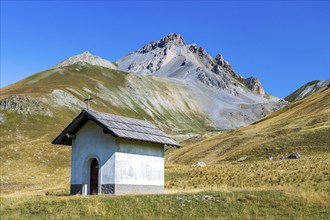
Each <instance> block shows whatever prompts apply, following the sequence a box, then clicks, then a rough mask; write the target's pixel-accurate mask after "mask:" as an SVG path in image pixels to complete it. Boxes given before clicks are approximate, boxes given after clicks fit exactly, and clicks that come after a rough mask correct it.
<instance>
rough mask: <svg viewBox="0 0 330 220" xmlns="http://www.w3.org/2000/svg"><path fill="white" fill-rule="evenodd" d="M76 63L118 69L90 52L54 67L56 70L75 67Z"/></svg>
mask: <svg viewBox="0 0 330 220" xmlns="http://www.w3.org/2000/svg"><path fill="white" fill-rule="evenodd" d="M76 63H82V64H86V63H88V64H90V65H93V66H101V67H106V68H109V69H117V67H116V66H115V65H114V64H113V63H111V62H110V61H108V60H105V59H102V58H101V57H99V56H95V55H93V54H91V53H90V52H89V51H85V52H83V53H81V54H78V55H75V56H72V57H70V58H68V59H66V60H64V61H62V62H61V63H59V64H57V65H56V66H54V68H58V67H64V66H70V65H73V64H76Z"/></svg>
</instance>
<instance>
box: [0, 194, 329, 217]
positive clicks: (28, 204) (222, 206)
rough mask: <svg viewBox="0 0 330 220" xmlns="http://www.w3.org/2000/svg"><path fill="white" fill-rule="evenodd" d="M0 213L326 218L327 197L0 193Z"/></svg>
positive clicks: (88, 215) (50, 215) (74, 215)
mask: <svg viewBox="0 0 330 220" xmlns="http://www.w3.org/2000/svg"><path fill="white" fill-rule="evenodd" d="M0 201H1V219H91V218H96V219H329V217H330V211H329V210H330V205H329V200H323V199H322V198H320V197H318V199H312V200H311V199H310V197H307V198H306V196H305V195H304V194H301V193H297V192H296V191H292V192H291V193H290V192H289V193H288V192H286V191H282V190H250V191H249V190H245V191H232V192H227V191H210V192H207V191H205V192H198V193H176V194H166V195H126V196H90V197H82V196H40V197H23V198H1V200H0Z"/></svg>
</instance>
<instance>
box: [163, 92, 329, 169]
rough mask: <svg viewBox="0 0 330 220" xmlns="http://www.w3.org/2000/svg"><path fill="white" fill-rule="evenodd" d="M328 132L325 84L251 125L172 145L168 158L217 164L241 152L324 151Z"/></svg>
mask: <svg viewBox="0 0 330 220" xmlns="http://www.w3.org/2000/svg"><path fill="white" fill-rule="evenodd" d="M329 134H330V89H329V88H325V89H323V90H321V91H319V92H317V93H315V94H314V95H312V96H310V97H307V98H305V99H303V100H301V101H299V102H296V103H293V104H290V105H288V106H287V107H285V108H283V109H281V110H279V111H277V112H275V113H273V114H270V115H269V116H267V117H265V118H263V119H262V120H260V121H258V122H256V123H254V124H252V125H249V126H246V127H242V128H239V129H235V130H232V131H227V132H224V133H222V134H219V135H215V136H213V137H210V138H207V139H205V140H203V141H200V142H197V143H193V144H185V145H183V147H181V148H180V149H171V150H170V151H169V152H168V155H167V158H168V157H171V158H170V162H173V163H180V164H186V165H190V164H192V163H194V162H197V161H204V162H206V163H208V164H218V163H220V161H235V160H237V159H239V158H240V157H242V156H247V157H248V160H263V159H268V158H269V157H270V156H273V157H275V158H278V157H280V156H287V155H288V154H289V153H290V152H297V151H298V152H299V153H300V154H302V155H303V156H304V155H311V154H314V153H317V154H323V153H324V152H329V149H330V135H329Z"/></svg>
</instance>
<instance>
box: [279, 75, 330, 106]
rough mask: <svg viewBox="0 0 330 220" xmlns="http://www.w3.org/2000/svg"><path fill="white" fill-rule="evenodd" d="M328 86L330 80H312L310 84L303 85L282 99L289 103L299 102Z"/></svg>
mask: <svg viewBox="0 0 330 220" xmlns="http://www.w3.org/2000/svg"><path fill="white" fill-rule="evenodd" d="M329 85H330V80H329V79H327V80H314V81H311V82H308V83H306V84H305V85H303V86H301V87H300V88H299V89H297V90H296V91H294V92H293V93H291V94H290V95H288V96H287V97H285V98H284V99H285V100H286V101H289V102H295V101H299V100H301V99H303V98H305V97H307V96H310V95H311V94H313V93H314V92H316V91H318V90H320V89H322V88H324V87H327V86H329Z"/></svg>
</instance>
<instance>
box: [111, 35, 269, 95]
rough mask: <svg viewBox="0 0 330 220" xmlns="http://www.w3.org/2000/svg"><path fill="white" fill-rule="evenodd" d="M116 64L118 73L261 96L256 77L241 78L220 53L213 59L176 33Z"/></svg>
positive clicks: (202, 49) (200, 48)
mask: <svg viewBox="0 0 330 220" xmlns="http://www.w3.org/2000/svg"><path fill="white" fill-rule="evenodd" d="M117 64H118V66H119V69H120V70H122V71H126V72H133V73H139V74H145V75H157V76H163V77H173V78H178V79H183V80H192V81H200V82H202V83H204V84H205V85H207V86H209V87H212V88H217V89H221V90H224V91H226V92H228V93H230V94H234V95H237V94H238V93H239V92H238V91H237V89H236V88H235V87H237V86H243V87H245V88H247V89H249V90H250V91H252V92H253V93H255V94H258V95H260V96H264V95H265V93H264V90H263V88H262V86H261V83H260V81H259V80H258V79H257V78H256V77H249V78H247V79H245V78H244V77H242V76H241V75H240V74H238V73H236V72H235V71H234V69H233V67H232V66H231V65H230V64H229V62H228V61H227V60H225V59H224V58H223V56H222V55H221V54H217V55H216V56H215V57H214V58H213V57H212V56H211V55H210V54H209V53H208V52H207V51H206V50H205V49H204V48H203V47H198V46H197V45H196V44H190V45H188V44H187V43H186V42H185V41H184V39H183V38H182V36H181V35H180V34H176V33H172V34H169V35H167V36H165V37H163V38H162V39H160V40H156V41H153V42H151V43H149V44H146V45H145V46H143V47H142V48H141V49H138V50H137V51H135V52H133V53H131V54H129V55H127V56H126V57H123V58H121V59H119V60H118V61H117ZM215 75H217V76H215Z"/></svg>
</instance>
